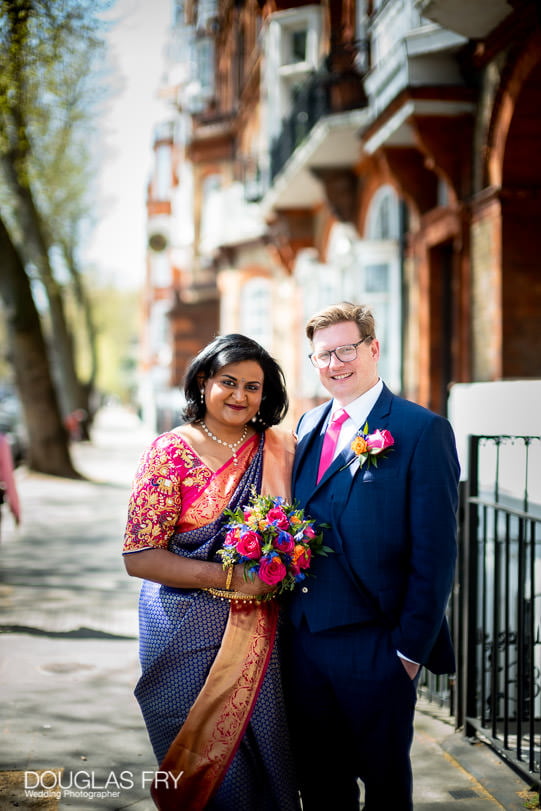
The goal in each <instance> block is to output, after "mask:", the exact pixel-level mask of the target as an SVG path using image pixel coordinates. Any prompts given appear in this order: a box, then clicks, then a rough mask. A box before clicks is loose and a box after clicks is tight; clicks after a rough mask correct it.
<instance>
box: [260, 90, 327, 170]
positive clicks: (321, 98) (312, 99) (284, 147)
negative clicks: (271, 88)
mask: <svg viewBox="0 0 541 811" xmlns="http://www.w3.org/2000/svg"><path fill="white" fill-rule="evenodd" d="M329 112H330V98H329V86H328V83H327V82H326V81H323V80H322V79H321V77H320V76H319V75H317V74H313V75H312V76H310V77H309V79H308V80H307V81H306V82H305V83H304V84H303V85H302V86H301V87H300V88H299V89H298V90H297V93H296V95H295V98H294V100H293V104H292V108H291V112H290V114H289V115H288V116H287V117H286V118H283V119H282V127H281V130H280V134H279V135H278V137H277V138H276V139H275V140H274V141H273V142H272V144H271V150H270V157H271V180H274V178H275V177H276V175H277V174H278V173H279V172H280V171H281V170H282V168H283V167H284V164H285V163H286V162H287V160H288V159H289V158H290V156H291V155H292V154H293V152H294V151H295V149H296V148H297V147H298V146H299V145H300V144H301V143H302V141H304V139H305V138H306V136H307V135H308V134H309V133H310V131H311V130H312V128H313V127H314V125H315V124H316V123H317V122H318V121H319V119H320V118H322V117H323V116H325V115H327V114H328V113H329Z"/></svg>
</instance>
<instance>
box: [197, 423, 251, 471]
mask: <svg viewBox="0 0 541 811" xmlns="http://www.w3.org/2000/svg"><path fill="white" fill-rule="evenodd" d="M199 425H200V426H201V428H202V429H203V431H204V432H205V433H206V435H207V436H208V437H210V439H213V440H214V441H215V442H217V443H218V445H225V447H226V448H230V449H231V450H232V451H233V459H234V460H235V464H238V461H237V448H238V447H239V445H242V443H243V442H244V440H245V439H246V437H247V436H248V425H245V426H244V428H243V429H242V434H241V435H240V439H237V441H236V442H225V441H224V440H223V439H218V437H217V436H215V435H214V434H213V433H212V431H210V430H209V428H207V426H206V425H205V423H204V421H203V420H199Z"/></svg>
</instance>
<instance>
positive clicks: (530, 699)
mask: <svg viewBox="0 0 541 811" xmlns="http://www.w3.org/2000/svg"><path fill="white" fill-rule="evenodd" d="M463 518H464V526H463V533H462V538H461V550H460V560H459V567H458V584H457V585H458V599H456V600H455V603H454V608H455V612H456V610H458V611H459V612H460V613H459V616H458V617H457V616H456V614H455V616H454V624H455V640H456V642H457V644H458V645H459V648H460V649H459V669H458V672H457V694H456V717H457V726H462V725H463V726H464V733H465V735H466V736H470V735H473V734H474V733H478V734H481V735H482V736H483V737H484V738H485V739H486V740H487V742H488V743H490V745H491V746H492V747H493V748H494V749H496V750H497V751H498V752H499V753H500V754H501V755H503V756H504V757H505V758H506V759H507V760H508V761H511V762H512V763H513V765H514V766H515V768H517V769H518V770H519V771H520V772H521V773H523V774H525V775H526V776H527V778H528V779H529V780H530V781H532V782H534V783H536V784H537V785H538V786H539V785H541V438H540V437H533V436H472V437H470V443H469V471H468V481H467V487H466V493H465V503H464V510H463ZM455 612H453V613H455Z"/></svg>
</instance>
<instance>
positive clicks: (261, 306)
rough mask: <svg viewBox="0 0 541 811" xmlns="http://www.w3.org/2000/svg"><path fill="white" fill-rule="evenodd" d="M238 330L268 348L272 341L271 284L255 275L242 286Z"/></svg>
mask: <svg viewBox="0 0 541 811" xmlns="http://www.w3.org/2000/svg"><path fill="white" fill-rule="evenodd" d="M240 331H241V332H242V333H243V334H244V335H248V337H250V338H253V339H254V341H258V343H260V344H261V346H264V347H265V349H267V350H270V348H271V342H272V286H271V283H270V281H269V279H266V278H264V277H262V276H256V277H254V278H252V279H250V280H249V281H247V282H246V283H245V284H244V285H243V286H242V291H241V300H240Z"/></svg>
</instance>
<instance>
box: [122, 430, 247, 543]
mask: <svg viewBox="0 0 541 811" xmlns="http://www.w3.org/2000/svg"><path fill="white" fill-rule="evenodd" d="M259 441H260V436H259V435H258V434H256V435H255V436H253V437H250V439H247V440H246V442H245V443H244V444H243V445H242V446H241V447H240V448H239V450H238V451H237V462H236V464H235V462H234V460H233V459H229V460H228V461H227V462H226V463H225V464H223V465H222V467H220V468H219V470H217V471H213V470H211V468H209V467H208V466H207V465H206V464H205V463H204V462H203V461H202V460H201V459H200V458H199V456H198V455H197V454H196V453H195V451H194V450H193V449H192V448H191V447H190V445H188V443H187V442H186V440H184V439H182V437H181V436H180V435H179V434H177V433H176V432H175V431H169V432H168V433H165V434H162V435H161V436H159V437H157V438H156V439H155V440H154V442H153V443H152V444H151V446H150V447H149V448H148V450H147V451H146V452H145V453H144V454H143V457H142V459H141V462H140V464H139V468H138V470H137V472H136V475H135V479H134V483H133V489H132V493H131V497H130V501H129V506H128V520H127V524H126V531H125V535H124V548H123V552H124V553H130V552H140V551H142V550H143V549H156V548H162V549H167V547H168V542H169V539H170V538H171V536H172V535H174V534H176V533H179V532H188V531H189V530H191V529H195V528H197V527H202V526H205V525H206V524H209V523H210V522H211V521H213V520H214V519H215V518H216V517H217V516H218V515H220V513H221V512H223V510H224V509H225V508H226V507H227V505H228V504H229V502H230V500H231V496H232V494H233V493H234V491H235V489H236V487H237V486H238V483H239V481H240V479H241V478H242V476H243V474H244V472H245V471H246V469H247V467H248V465H249V464H250V462H251V461H252V459H253V457H254V455H255V453H256V451H257V448H258V445H259ZM202 496H203V497H202Z"/></svg>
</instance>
